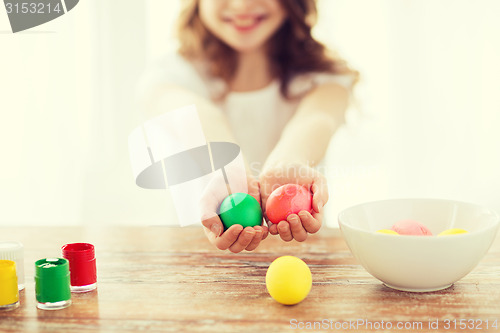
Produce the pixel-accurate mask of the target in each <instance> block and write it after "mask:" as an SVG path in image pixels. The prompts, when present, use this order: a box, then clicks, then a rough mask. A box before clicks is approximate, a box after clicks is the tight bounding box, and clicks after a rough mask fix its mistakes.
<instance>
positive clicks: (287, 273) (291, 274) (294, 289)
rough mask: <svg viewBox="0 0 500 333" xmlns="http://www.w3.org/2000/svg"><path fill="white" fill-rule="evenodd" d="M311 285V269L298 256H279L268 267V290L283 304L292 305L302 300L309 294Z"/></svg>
mask: <svg viewBox="0 0 500 333" xmlns="http://www.w3.org/2000/svg"><path fill="white" fill-rule="evenodd" d="M311 286H312V276H311V271H310V270H309V267H308V266H307V264H306V263H305V262H303V261H302V260H300V259H299V258H297V257H293V256H283V257H279V258H277V259H276V260H274V261H273V262H272V263H271V265H270V266H269V268H268V269H267V273H266V287H267V291H268V292H269V294H270V295H271V297H272V298H274V299H275V300H276V301H277V302H279V303H281V304H286V305H292V304H297V303H299V302H301V301H302V300H303V299H304V298H306V296H307V294H309V291H310V290H311Z"/></svg>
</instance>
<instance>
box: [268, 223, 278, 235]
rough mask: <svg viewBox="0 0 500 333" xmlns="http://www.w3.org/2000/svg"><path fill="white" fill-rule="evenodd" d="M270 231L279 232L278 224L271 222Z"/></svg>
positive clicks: (271, 232)
mask: <svg viewBox="0 0 500 333" xmlns="http://www.w3.org/2000/svg"><path fill="white" fill-rule="evenodd" d="M269 233H270V234H271V235H277V234H278V225H277V224H276V223H271V222H269Z"/></svg>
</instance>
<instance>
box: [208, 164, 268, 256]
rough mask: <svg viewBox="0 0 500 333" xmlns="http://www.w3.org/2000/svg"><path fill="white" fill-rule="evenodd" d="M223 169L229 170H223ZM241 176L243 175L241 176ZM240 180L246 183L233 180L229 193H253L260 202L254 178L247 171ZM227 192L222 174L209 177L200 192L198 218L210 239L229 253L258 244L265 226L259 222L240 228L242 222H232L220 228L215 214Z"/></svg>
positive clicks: (252, 248)
mask: <svg viewBox="0 0 500 333" xmlns="http://www.w3.org/2000/svg"><path fill="white" fill-rule="evenodd" d="M227 172H231V171H230V170H227ZM240 175H241V173H240ZM243 177H244V178H245V176H243ZM229 178H233V179H234V177H231V176H230V175H229ZM240 178H241V176H240ZM242 182H246V184H240V185H242V186H238V185H236V186H234V182H233V183H232V185H233V187H232V188H231V191H232V192H233V193H235V192H246V193H248V194H250V195H251V196H252V197H254V198H255V199H256V200H257V201H258V202H259V204H260V203H261V201H260V188H259V182H258V181H257V179H255V178H254V177H253V176H251V175H246V178H245V179H244V180H242ZM238 187H240V188H238ZM227 195H228V187H227V185H226V183H225V181H224V179H223V178H222V177H216V178H214V179H212V181H211V182H210V183H209V185H208V186H207V188H206V190H205V192H204V195H203V198H202V202H201V210H202V218H201V219H202V224H203V226H204V229H205V234H206V235H207V238H208V240H209V241H210V243H212V244H213V245H215V247H217V248H218V249H220V250H227V249H229V251H231V252H233V253H238V252H241V251H243V250H246V251H253V250H255V249H256V248H257V246H259V244H260V242H261V241H262V240H264V239H265V238H266V237H267V235H268V227H267V226H265V225H264V224H263V225H260V226H255V227H245V228H243V226H241V225H239V224H235V225H232V226H231V227H229V228H228V229H227V230H225V231H224V225H223V224H222V221H221V219H220V217H219V215H218V209H219V206H220V204H221V203H222V201H223V200H224V199H225V198H226V197H227Z"/></svg>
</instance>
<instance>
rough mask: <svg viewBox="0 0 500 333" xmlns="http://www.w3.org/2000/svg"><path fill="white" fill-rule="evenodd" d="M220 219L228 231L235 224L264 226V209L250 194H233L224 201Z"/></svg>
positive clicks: (220, 209) (221, 206)
mask: <svg viewBox="0 0 500 333" xmlns="http://www.w3.org/2000/svg"><path fill="white" fill-rule="evenodd" d="M219 217H220V219H221V220H222V223H223V224H224V228H225V229H227V228H229V227H230V226H232V225H233V224H241V225H242V226H243V227H254V226H257V225H261V224H262V209H261V208H260V204H259V202H258V201H257V200H256V199H255V198H254V197H252V196H251V195H249V194H246V193H233V194H231V195H229V196H227V197H226V198H225V199H224V201H222V203H221V205H220V208H219Z"/></svg>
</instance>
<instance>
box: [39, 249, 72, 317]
mask: <svg viewBox="0 0 500 333" xmlns="http://www.w3.org/2000/svg"><path fill="white" fill-rule="evenodd" d="M35 293H36V300H37V307H38V308H39V309H42V310H58V309H63V308H66V307H68V306H70V305H71V290H70V275H69V262H68V260H66V259H63V258H46V259H40V260H38V261H37V262H35Z"/></svg>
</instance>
